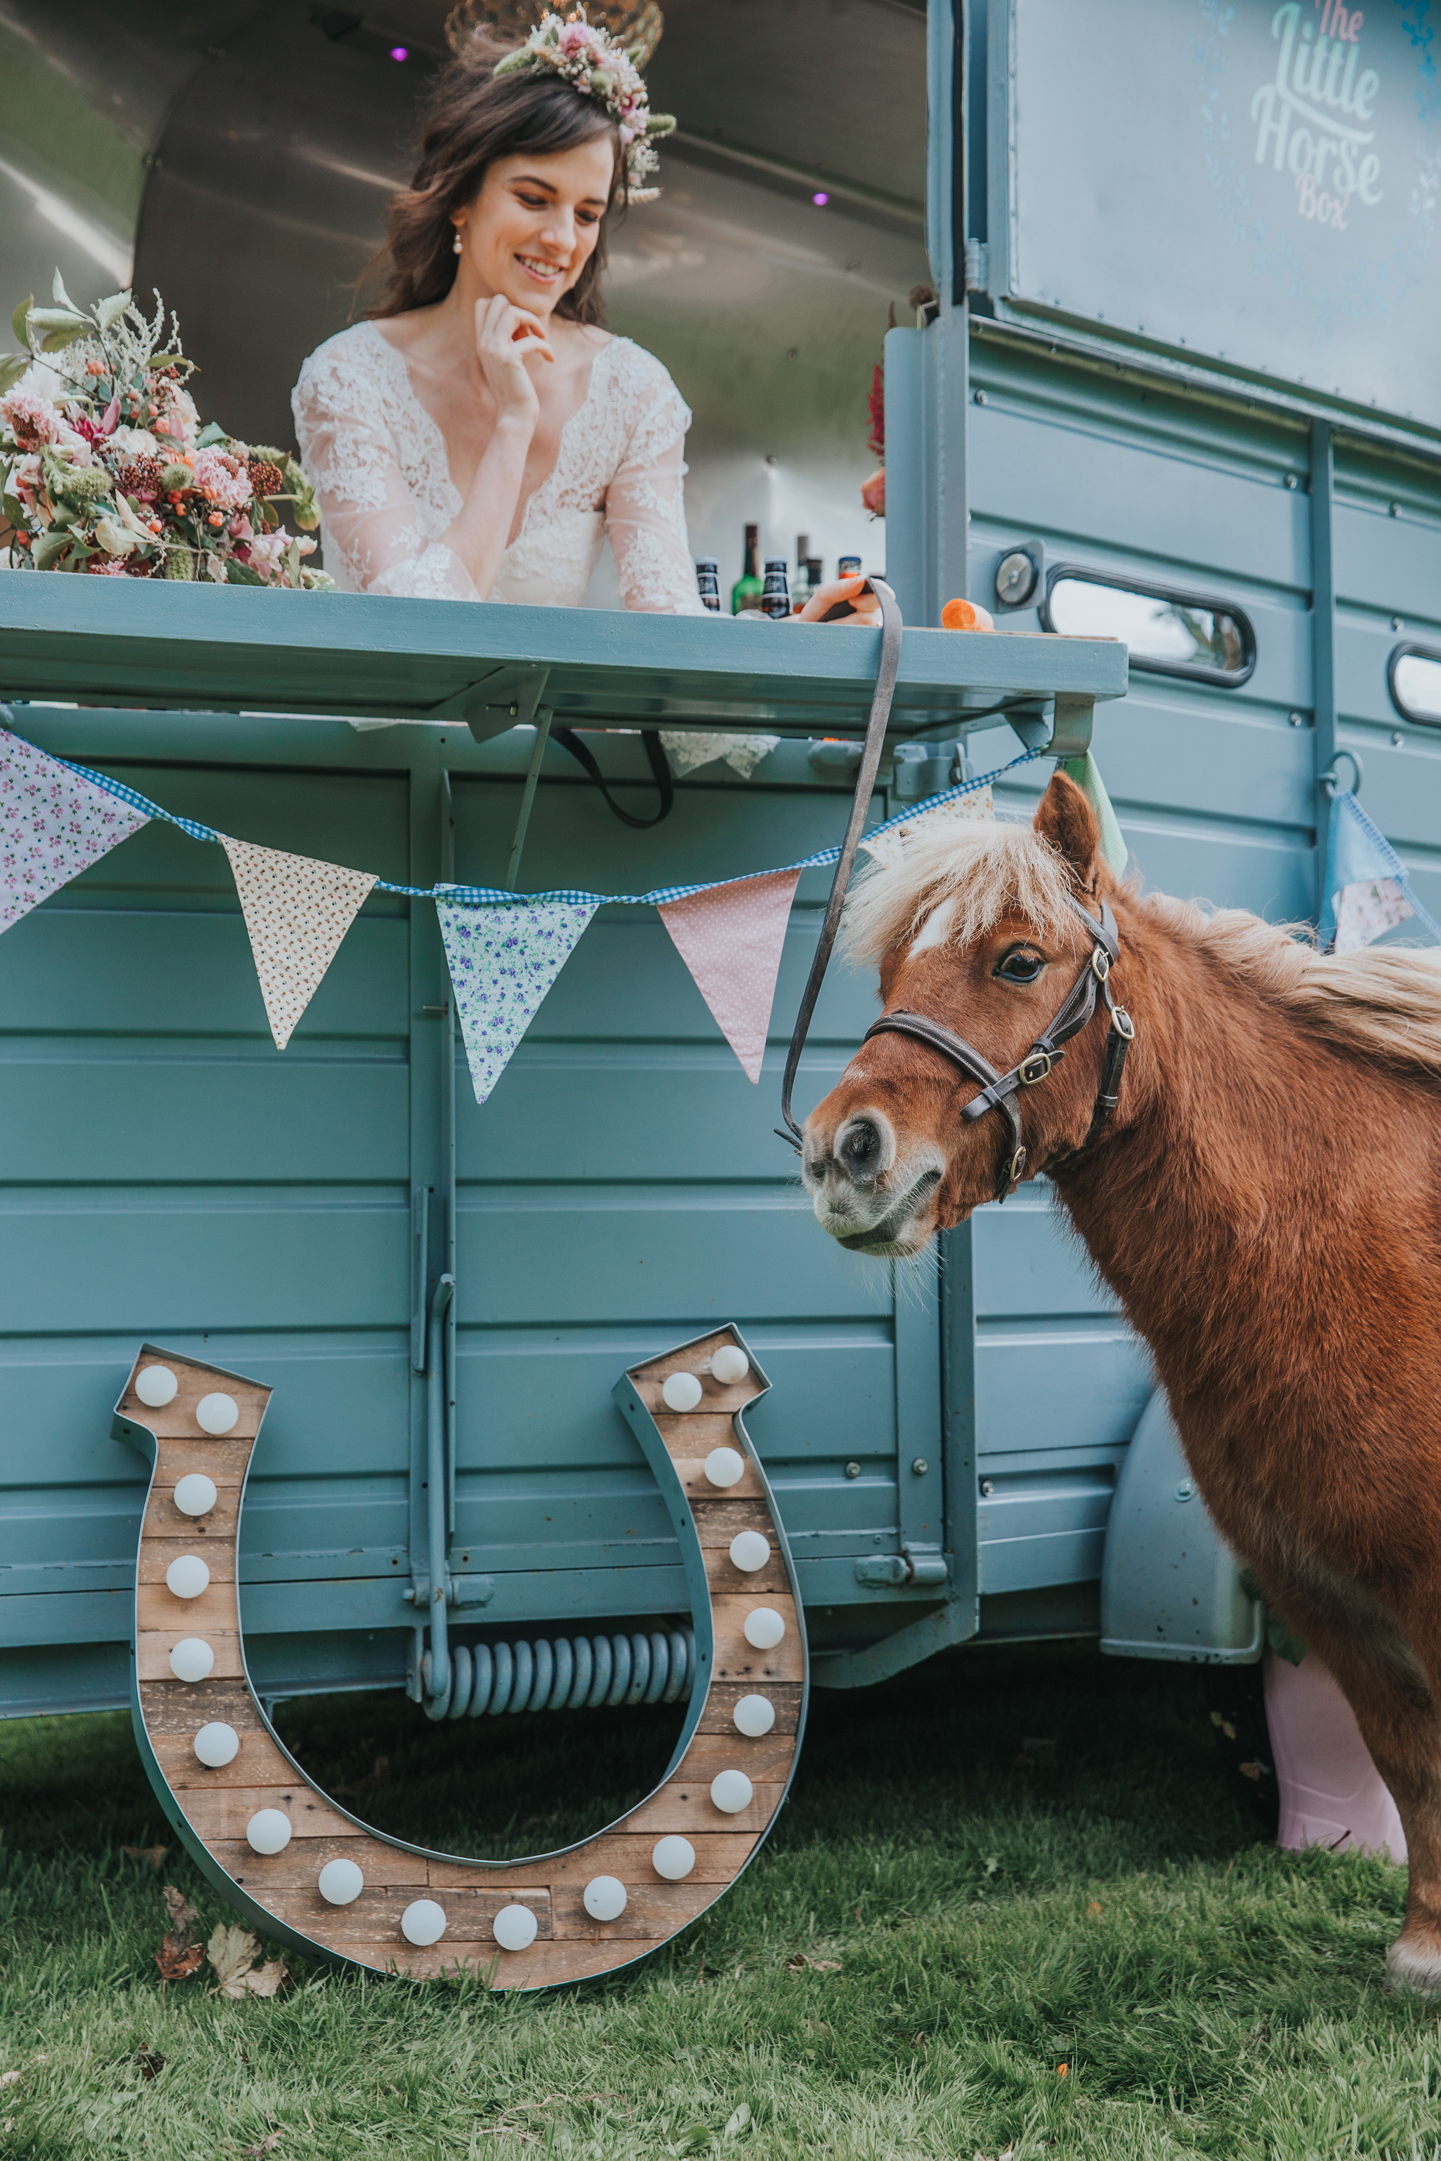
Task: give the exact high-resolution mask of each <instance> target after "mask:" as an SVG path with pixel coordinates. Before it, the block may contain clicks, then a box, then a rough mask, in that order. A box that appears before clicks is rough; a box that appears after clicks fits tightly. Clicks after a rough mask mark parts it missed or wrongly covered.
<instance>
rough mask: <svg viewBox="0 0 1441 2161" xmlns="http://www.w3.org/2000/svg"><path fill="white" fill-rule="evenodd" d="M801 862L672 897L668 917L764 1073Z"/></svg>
mask: <svg viewBox="0 0 1441 2161" xmlns="http://www.w3.org/2000/svg"><path fill="white" fill-rule="evenodd" d="M800 875H801V874H800V872H799V870H777V871H773V872H772V873H771V875H770V876H769V877H768V878H738V879H736V880H735V881H734V883H733V884H730V885H713V886H708V887H707V888H706V890H705V891H704V892H703V893H691V894H689V895H688V896H687V897H686V898H685V899H684V900H669V901H666V902H665V903H664V904H663V906H662V907H661V909H660V917H661V921H662V922H663V923H664V924H665V927H666V929H667V930H668V931H669V932H670V934H671V937H672V939H673V940H674V943H675V948H676V951H677V952H678V953H679V954H680V957H681V959H682V960H683V961H684V962H685V964H686V966H687V968H689V970H690V972H691V974H692V975H693V976H694V978H695V984H696V989H697V990H698V991H699V992H700V994H701V996H702V998H704V1000H705V1002H706V1004H707V1005H708V1006H709V1007H710V1009H711V1012H712V1013H713V1014H714V1015H715V1018H716V1020H717V1022H718V1023H719V1025H720V1030H721V1033H722V1035H724V1037H725V1039H726V1041H727V1042H728V1043H729V1045H730V1047H731V1049H732V1050H733V1051H734V1052H735V1054H736V1056H737V1058H739V1060H740V1062H741V1064H742V1065H743V1066H744V1068H745V1072H746V1078H747V1079H748V1080H752V1081H758V1080H759V1079H760V1077H761V1059H762V1058H763V1057H764V1055H765V1047H766V1036H767V1034H768V1032H769V1030H770V1021H771V1007H772V1005H773V1004H774V1003H775V995H776V977H777V976H778V975H779V973H780V965H781V947H782V946H783V945H784V944H785V939H786V925H787V923H788V922H789V921H790V913H791V902H792V901H793V900H794V899H795V891H796V886H797V884H798V883H799V881H800Z"/></svg>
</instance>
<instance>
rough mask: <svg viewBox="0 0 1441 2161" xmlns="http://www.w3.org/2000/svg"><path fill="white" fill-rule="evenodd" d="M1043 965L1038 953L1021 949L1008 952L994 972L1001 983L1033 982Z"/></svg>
mask: <svg viewBox="0 0 1441 2161" xmlns="http://www.w3.org/2000/svg"><path fill="white" fill-rule="evenodd" d="M1045 965H1046V964H1045V962H1044V961H1043V960H1042V958H1041V956H1040V954H1039V953H1027V952H1025V951H1024V950H1022V951H1020V952H1016V953H1008V954H1007V955H1006V957H1005V959H1004V960H1002V961H1000V962H999V963H998V964H997V967H996V971H995V972H996V974H997V975H998V976H999V977H1000V979H1001V981H1002V982H1003V983H1034V982H1035V980H1036V978H1037V976H1038V975H1039V974H1040V972H1041V970H1042V969H1043V968H1044V967H1045Z"/></svg>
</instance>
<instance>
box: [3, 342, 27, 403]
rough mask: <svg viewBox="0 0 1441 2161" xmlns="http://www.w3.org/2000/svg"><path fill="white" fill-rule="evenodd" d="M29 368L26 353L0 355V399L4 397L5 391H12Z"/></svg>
mask: <svg viewBox="0 0 1441 2161" xmlns="http://www.w3.org/2000/svg"><path fill="white" fill-rule="evenodd" d="M29 366H30V355H29V354H28V353H3V354H0V398H3V397H4V395H5V393H6V391H7V390H13V389H14V387H15V385H16V384H17V383H18V382H19V380H20V378H21V376H22V375H23V374H24V373H25V371H26V369H27V368H28V367H29Z"/></svg>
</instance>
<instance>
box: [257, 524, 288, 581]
mask: <svg viewBox="0 0 1441 2161" xmlns="http://www.w3.org/2000/svg"><path fill="white" fill-rule="evenodd" d="M289 545H290V541H289V536H288V535H287V534H285V533H257V534H256V536H255V538H254V539H253V540H252V541H250V543H249V546H248V553H249V557H250V567H251V569H252V570H258V571H259V572H260V573H261V575H262V577H263V576H265V575H267V574H268V573H270V572H273V571H276V570H278V569H279V568H280V563H281V558H282V557H283V556H284V554H285V551H286V549H287V547H288V546H289Z"/></svg>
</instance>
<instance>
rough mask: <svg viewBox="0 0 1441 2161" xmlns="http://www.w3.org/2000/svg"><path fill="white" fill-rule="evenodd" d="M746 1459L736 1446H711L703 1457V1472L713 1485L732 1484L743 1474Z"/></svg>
mask: <svg viewBox="0 0 1441 2161" xmlns="http://www.w3.org/2000/svg"><path fill="white" fill-rule="evenodd" d="M745 1467H746V1459H745V1457H744V1456H743V1455H742V1454H741V1452H740V1450H739V1449H738V1448H713V1449H712V1450H711V1452H710V1454H709V1455H708V1456H707V1457H706V1459H705V1474H706V1477H707V1478H708V1479H709V1480H710V1482H711V1484H712V1485H713V1486H733V1485H735V1483H736V1481H737V1480H738V1479H740V1478H743V1477H744V1476H745Z"/></svg>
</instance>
